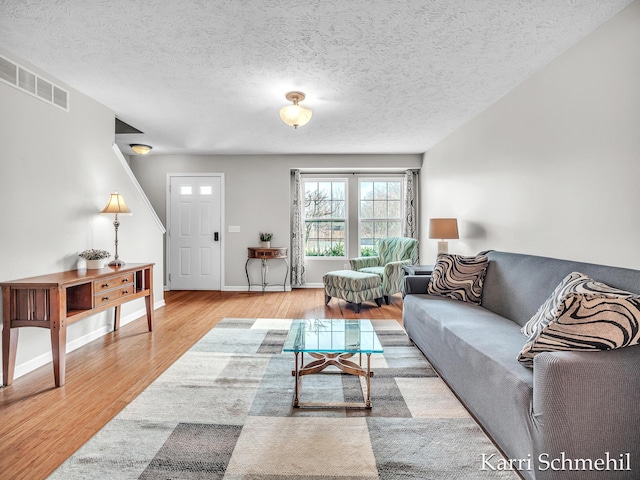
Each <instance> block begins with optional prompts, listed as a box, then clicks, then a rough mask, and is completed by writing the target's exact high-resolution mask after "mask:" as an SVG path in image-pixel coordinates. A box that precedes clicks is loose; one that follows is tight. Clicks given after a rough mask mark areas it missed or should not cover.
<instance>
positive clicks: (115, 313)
mask: <svg viewBox="0 0 640 480" xmlns="http://www.w3.org/2000/svg"><path fill="white" fill-rule="evenodd" d="M119 328H120V305H116V306H115V307H114V310H113V331H114V332H116V331H118V329H119Z"/></svg>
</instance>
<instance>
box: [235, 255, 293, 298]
mask: <svg viewBox="0 0 640 480" xmlns="http://www.w3.org/2000/svg"><path fill="white" fill-rule="evenodd" d="M287 252H288V249H287V248H286V247H270V248H262V247H249V248H247V257H248V258H247V262H246V263H245V264H244V272H245V273H246V274H247V283H248V284H249V291H251V286H252V285H259V286H261V287H262V293H263V294H264V290H265V288H267V287H268V286H270V285H271V284H269V283H267V260H284V263H285V264H286V266H287V268H286V270H285V272H284V281H283V282H282V290H283V291H285V292H286V291H287V276H288V275H289V256H288V254H287ZM251 260H260V267H261V269H260V272H261V280H262V282H261V283H251V279H250V278H249V262H250V261H251Z"/></svg>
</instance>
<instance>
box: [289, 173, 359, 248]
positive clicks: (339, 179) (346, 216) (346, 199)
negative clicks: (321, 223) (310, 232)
mask: <svg viewBox="0 0 640 480" xmlns="http://www.w3.org/2000/svg"><path fill="white" fill-rule="evenodd" d="M301 180H302V191H303V195H305V200H306V191H307V189H306V184H307V183H319V182H330V183H334V182H336V183H337V182H341V183H342V184H343V185H344V255H343V256H342V255H341V256H338V255H307V240H306V238H305V242H304V250H305V255H304V258H305V261H307V260H311V261H316V260H346V259H348V258H349V231H350V229H349V223H350V217H349V204H350V202H349V178H347V177H343V176H340V177H334V176H330V177H325V176H304V177H302V178H301ZM305 203H306V201H305ZM326 220H327V221H331V220H332V219H326ZM339 220H342V219H339ZM303 223H304V224H305V226H306V223H307V217H306V215H304V218H303Z"/></svg>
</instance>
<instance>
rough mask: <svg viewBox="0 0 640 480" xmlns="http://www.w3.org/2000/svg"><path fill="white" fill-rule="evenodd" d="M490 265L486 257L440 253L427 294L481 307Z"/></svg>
mask: <svg viewBox="0 0 640 480" xmlns="http://www.w3.org/2000/svg"><path fill="white" fill-rule="evenodd" d="M488 263H489V260H488V259H487V257H486V255H478V256H476V257H465V256H462V255H450V254H447V253H439V254H438V258H437V261H436V265H435V267H434V269H433V273H432V274H431V282H429V285H428V286H427V292H428V293H430V294H433V295H441V296H445V297H449V298H453V299H454V300H461V301H463V302H469V303H474V304H476V305H480V303H481V302H482V283H483V281H484V276H485V273H486V271H487V265H488Z"/></svg>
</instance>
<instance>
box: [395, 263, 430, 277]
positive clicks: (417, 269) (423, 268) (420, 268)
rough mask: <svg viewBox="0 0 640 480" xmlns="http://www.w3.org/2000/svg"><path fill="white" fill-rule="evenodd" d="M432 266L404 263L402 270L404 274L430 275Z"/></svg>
mask: <svg viewBox="0 0 640 480" xmlns="http://www.w3.org/2000/svg"><path fill="white" fill-rule="evenodd" d="M433 267H434V266H433V265H405V266H404V267H402V270H404V273H405V275H431V274H432V273H433Z"/></svg>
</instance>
